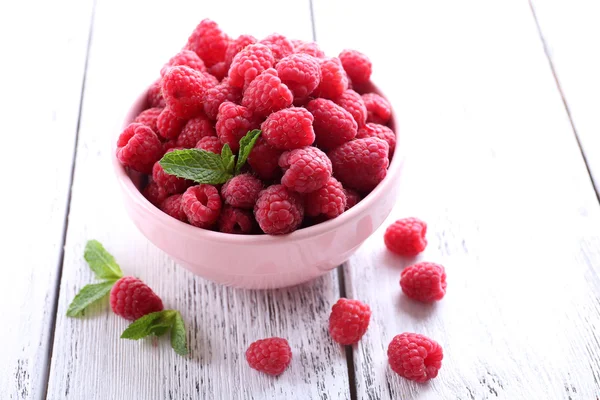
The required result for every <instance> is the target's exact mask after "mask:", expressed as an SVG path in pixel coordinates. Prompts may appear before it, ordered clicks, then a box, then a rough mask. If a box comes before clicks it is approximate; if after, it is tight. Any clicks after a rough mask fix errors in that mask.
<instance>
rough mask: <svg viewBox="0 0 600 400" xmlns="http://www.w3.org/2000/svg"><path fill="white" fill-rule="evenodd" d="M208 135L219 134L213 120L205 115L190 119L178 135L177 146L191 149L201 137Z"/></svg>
mask: <svg viewBox="0 0 600 400" xmlns="http://www.w3.org/2000/svg"><path fill="white" fill-rule="evenodd" d="M207 136H217V134H216V132H215V128H213V124H212V122H211V121H210V120H209V119H208V118H206V117H205V116H204V115H199V116H197V117H196V118H192V119H190V120H189V121H188V122H187V123H186V124H185V126H184V127H183V130H182V131H181V133H180V134H179V136H177V146H178V147H183V148H185V149H190V148H192V147H194V146H195V145H196V143H198V141H199V140H200V139H202V138H203V137H207Z"/></svg>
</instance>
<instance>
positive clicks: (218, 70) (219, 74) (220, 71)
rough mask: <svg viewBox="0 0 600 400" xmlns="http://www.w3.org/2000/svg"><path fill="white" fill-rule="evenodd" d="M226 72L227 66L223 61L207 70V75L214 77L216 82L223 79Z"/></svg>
mask: <svg viewBox="0 0 600 400" xmlns="http://www.w3.org/2000/svg"><path fill="white" fill-rule="evenodd" d="M228 72H229V66H228V65H227V64H225V61H221V62H218V63H216V64H215V65H213V66H212V67H210V68H209V69H208V73H209V74H211V75H212V76H214V77H215V78H216V79H217V80H218V81H221V80H222V79H223V78H225V77H226V76H227V73H228Z"/></svg>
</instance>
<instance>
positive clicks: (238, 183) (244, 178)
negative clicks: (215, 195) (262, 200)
mask: <svg viewBox="0 0 600 400" xmlns="http://www.w3.org/2000/svg"><path fill="white" fill-rule="evenodd" d="M262 188H263V184H262V182H261V180H260V179H258V178H256V177H254V176H252V175H250V174H242V175H237V176H234V177H233V178H231V179H230V180H228V181H227V182H226V183H225V184H224V185H223V187H222V188H221V196H222V197H223V201H224V202H225V203H226V204H229V205H231V206H233V207H238V208H246V209H249V210H251V209H253V208H254V204H256V200H257V199H258V194H259V193H260V191H261V190H262Z"/></svg>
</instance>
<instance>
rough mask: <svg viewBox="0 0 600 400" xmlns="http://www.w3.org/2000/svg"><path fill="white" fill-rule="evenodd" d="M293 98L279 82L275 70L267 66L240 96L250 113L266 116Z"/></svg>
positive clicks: (284, 106) (287, 104) (290, 103)
mask: <svg viewBox="0 0 600 400" xmlns="http://www.w3.org/2000/svg"><path fill="white" fill-rule="evenodd" d="M293 100H294V95H293V94H292V92H290V89H288V87H287V86H286V85H284V84H283V83H281V79H279V77H278V76H277V71H276V70H275V69H273V68H269V69H267V70H266V71H264V72H263V73H262V74H260V75H258V76H257V77H256V78H255V79H254V80H253V81H252V82H251V83H250V84H249V85H248V88H247V89H246V91H245V92H244V96H243V97H242V105H243V106H244V107H248V109H249V110H250V111H252V113H254V114H256V115H258V116H261V117H266V116H267V115H269V114H270V113H272V112H275V111H278V110H281V109H282V108H287V107H289V106H291V105H292V101H293Z"/></svg>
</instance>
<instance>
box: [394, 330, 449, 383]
mask: <svg viewBox="0 0 600 400" xmlns="http://www.w3.org/2000/svg"><path fill="white" fill-rule="evenodd" d="M387 355H388V360H389V363H390V367H391V368H392V371H394V372H395V373H397V374H398V375H400V376H402V377H404V378H406V379H408V380H411V381H415V382H420V383H423V382H426V381H428V380H430V379H432V378H435V377H436V376H437V374H438V371H439V370H440V368H442V359H443V358H444V352H443V350H442V346H440V345H439V344H438V343H437V342H436V341H435V340H432V339H429V338H428V337H426V336H424V335H420V334H418V333H402V334H400V335H396V336H395V337H394V338H393V339H392V341H391V342H390V345H389V346H388V350H387Z"/></svg>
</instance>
